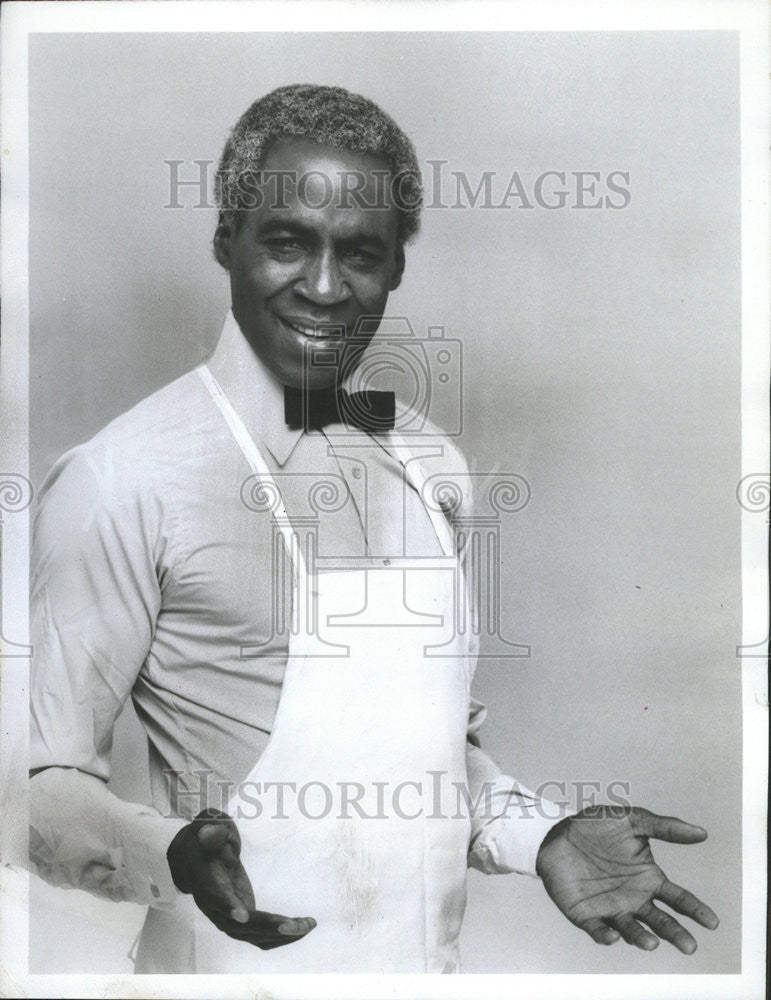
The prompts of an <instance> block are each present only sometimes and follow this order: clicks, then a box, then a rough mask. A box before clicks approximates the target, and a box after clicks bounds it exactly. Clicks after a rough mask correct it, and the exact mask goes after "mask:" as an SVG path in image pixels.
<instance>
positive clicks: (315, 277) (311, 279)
mask: <svg viewBox="0 0 771 1000" xmlns="http://www.w3.org/2000/svg"><path fill="white" fill-rule="evenodd" d="M295 288H296V291H297V292H299V294H300V295H302V296H303V297H304V298H306V299H308V300H309V301H310V302H313V303H314V304H315V305H320V306H329V305H336V304H337V303H338V302H345V300H346V299H349V298H350V297H351V290H350V288H349V287H348V285H347V283H346V281H345V279H344V277H343V275H342V273H341V270H340V265H339V262H338V260H337V258H336V257H335V255H334V254H333V253H328V252H325V253H319V254H314V255H313V256H312V257H310V258H309V259H308V261H307V263H306V266H305V268H304V270H303V274H302V277H301V278H300V281H299V282H298V284H297V285H296V286H295Z"/></svg>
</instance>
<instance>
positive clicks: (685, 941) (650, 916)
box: [637, 903, 698, 955]
mask: <svg viewBox="0 0 771 1000" xmlns="http://www.w3.org/2000/svg"><path fill="white" fill-rule="evenodd" d="M637 916H638V917H639V918H640V919H641V920H644V921H645V923H646V924H647V925H648V926H649V927H650V929H651V930H652V931H653V932H654V933H655V934H658V936H659V937H660V938H662V940H664V941H669V943H670V944H673V945H674V946H675V948H677V949H678V951H681V952H682V953H683V954H684V955H692V954H693V953H694V952H695V951H696V948H697V947H698V945H697V944H696V938H694V937H693V935H692V934H689V933H688V931H687V930H686V929H685V927H683V926H682V924H679V923H678V922H677V921H676V920H675V918H674V917H673V916H671V914H669V913H665V912H664V911H663V910H660V909H659V908H658V906H654V905H653V903H646V904H645V906H643V907H641V908H640V910H639V911H638V913H637Z"/></svg>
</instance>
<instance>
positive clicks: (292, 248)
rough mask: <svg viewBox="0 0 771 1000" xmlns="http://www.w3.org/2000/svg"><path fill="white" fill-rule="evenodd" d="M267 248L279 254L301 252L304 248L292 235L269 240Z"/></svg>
mask: <svg viewBox="0 0 771 1000" xmlns="http://www.w3.org/2000/svg"><path fill="white" fill-rule="evenodd" d="M268 248H269V249H270V250H273V251H274V252H275V253H279V254H295V253H302V251H303V250H304V249H305V247H304V246H303V244H302V243H300V241H299V240H296V239H293V238H292V237H286V238H281V239H273V240H269V241H268Z"/></svg>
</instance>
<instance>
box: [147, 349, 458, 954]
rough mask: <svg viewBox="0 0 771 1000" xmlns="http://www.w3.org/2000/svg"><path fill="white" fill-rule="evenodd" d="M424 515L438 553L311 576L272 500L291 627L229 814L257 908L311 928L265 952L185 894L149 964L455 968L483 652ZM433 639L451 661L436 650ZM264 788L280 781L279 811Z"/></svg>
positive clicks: (402, 454) (154, 917) (448, 535)
mask: <svg viewBox="0 0 771 1000" xmlns="http://www.w3.org/2000/svg"><path fill="white" fill-rule="evenodd" d="M199 374H200V375H201V378H202V379H203V381H204V383H205V384H206V386H207V388H208V389H209V391H210V392H211V394H212V397H213V399H214V401H215V402H216V403H217V405H218V406H219V408H220V410H221V411H222V413H223V416H224V417H225V419H226V420H227V422H228V425H229V426H230V429H231V431H232V432H233V434H234V436H235V438H236V440H237V442H238V444H239V445H240V447H241V449H242V450H243V452H244V454H245V456H246V458H247V460H248V462H249V464H250V466H251V468H252V471H253V472H254V474H255V475H257V476H259V477H260V479H261V480H262V481H263V483H264V484H265V485H266V486H267V487H268V488H270V489H272V490H275V494H274V495H276V496H279V497H280V494H279V493H278V490H277V487H276V484H275V480H273V479H272V477H271V474H270V471H269V470H268V468H267V465H266V464H265V461H264V459H263V457H262V455H261V454H260V452H259V450H258V449H257V447H256V446H255V444H254V442H253V441H252V439H251V438H250V436H249V434H248V432H247V431H246V429H245V427H244V426H243V424H242V422H241V420H240V418H239V417H238V415H237V414H236V413H235V411H234V410H233V408H232V406H231V405H230V403H229V401H228V400H227V398H226V397H225V395H224V393H223V392H222V390H221V388H220V387H219V385H218V384H217V383H216V381H215V380H214V378H213V376H212V375H211V373H210V372H209V370H208V368H206V367H205V366H204V367H203V368H201V369H199ZM397 457H398V458H399V460H400V461H401V462H402V464H403V465H404V466H405V470H406V472H407V475H408V476H409V477H410V480H411V482H412V484H413V486H415V488H416V489H417V490H418V492H419V493H420V488H421V486H422V483H423V479H422V472H421V470H420V468H419V466H417V464H416V462H415V461H414V460H409V459H410V456H409V453H408V452H407V451H406V449H405V448H404V445H403V444H402V443H401V442H399V443H398V446H397ZM427 510H429V513H430V515H431V519H432V523H433V525H434V528H435V530H436V532H437V536H438V538H439V541H440V543H441V545H442V551H443V553H444V555H443V557H438V558H430V559H426V558H420V559H413V560H409V559H402V558H399V559H391V560H388V559H366V560H365V559H362V560H356V565H355V567H353V568H347V569H340V568H331V569H327V570H325V569H321V568H318V569H317V571H315V572H314V573H313V575H312V576H309V574H308V572H307V569H306V566H305V563H304V560H303V557H302V553H301V551H300V547H299V545H298V536H297V535H295V534H294V533H293V531H292V527H291V524H290V522H289V519H288V517H287V514H286V511H285V509H284V507H283V502H279V504H278V506H277V507H276V506H274V517H275V520H276V523H277V525H278V527H279V529H280V530H281V532H282V534H283V537H284V541H285V543H286V545H287V548H288V551H289V552H290V555H291V559H292V564H293V571H294V587H293V621H294V623H295V625H296V626H297V627H296V628H293V629H292V633H291V635H290V642H289V657H288V660H287V665H286V672H285V676H284V681H283V686H282V691H281V698H280V702H279V707H278V711H277V714H276V719H275V723H274V727H273V732H272V735H271V737H270V740H269V742H268V746H267V748H266V749H265V751H264V753H263V754H262V756H261V757H260V759H259V761H258V762H257V763H256V764H255V766H254V768H253V769H252V771H251V773H250V774H249V776H248V778H247V779H246V783H245V784H244V785H242V788H244V789H246V790H247V792H248V793H249V795H251V797H252V798H251V799H248V798H245V797H244V796H243V795H241V796H239V795H238V794H236V795H234V797H233V799H232V800H231V803H230V806H229V809H228V812H229V813H230V815H232V816H233V817H234V819H235V820H236V824H237V826H238V829H239V832H240V834H241V839H242V853H241V857H242V861H243V863H244V867H245V868H246V871H247V873H248V875H249V877H250V880H251V883H252V887H253V889H254V894H255V898H256V905H257V908H258V909H260V910H266V911H270V912H274V913H280V914H283V915H285V916H291V917H301V916H312V917H315V919H316V921H317V926H316V927H315V928H314V929H313V930H312V931H311V932H310V933H309V934H308V935H306V936H305V937H304V938H302V939H301V940H299V941H295V942H292V943H290V944H287V945H285V946H283V947H280V948H275V949H273V950H270V951H261V950H260V949H258V948H256V947H255V946H254V945H251V944H247V943H244V942H240V941H235V940H233V939H232V938H229V937H228V936H227V935H225V934H223V933H222V932H221V931H218V930H217V929H216V928H215V927H214V926H213V925H212V924H211V923H210V922H209V921H208V920H207V919H206V917H204V915H203V914H202V913H201V912H200V911H199V910H198V909H197V907H196V906H195V904H194V902H193V900H192V897H190V896H185V897H182V898H180V900H179V901H178V904H177V907H176V908H175V910H173V911H163V910H157V909H151V910H150V911H149V913H148V918H147V921H146V923H145V927H144V930H143V933H142V936H141V940H140V943H139V948H138V953H137V963H136V971H137V972H193V971H194V972H198V973H256V972H264V973H273V972H291V973H316V972H370V973H389V972H455V971H457V968H458V935H459V932H460V925H461V920H462V917H463V910H464V907H465V898H466V864H467V861H466V855H467V851H468V844H469V820H468V809H467V807H466V803H465V800H464V799H463V797H462V796H459V795H458V792H457V786H458V785H461V786H465V782H466V762H465V742H466V726H467V722H468V708H469V690H470V684H471V674H472V670H473V663H472V660H471V658H469V657H468V655H467V653H468V648H467V642H466V639H465V638H464V637H462V636H458V635H457V632H458V630H457V629H456V627H455V623H456V620H457V619H456V615H455V613H454V611H455V609H454V607H453V605H454V602H455V600H456V596H455V595H456V594H457V593H458V592H459V591H460V592H465V588H458V587H456V578H455V574H456V573H459V572H461V568H460V566H459V564H458V561H457V559H456V556H455V552H454V539H453V536H452V532H451V531H450V528H449V525H448V524H447V521H446V520H445V518H444V517H443V515H442V514H441V513H439V512H436V511H431V510H430V508H429V507H427ZM448 644H449V645H448ZM429 645H430V646H439V645H441V646H443V647H444V648H443V650H442V653H443V655H442V657H441V658H436V657H434V658H427V657H425V655H424V650H425V647H427V646H429ZM432 772H433V773H432ZM266 782H267V783H270V782H282V783H285V784H284V785H283V802H282V803H281V808H280V809H279V808H277V807H278V799H277V792H276V790H275V786H274V788H273V789H272V791H271V794H270V795H268V794H266ZM287 783H288V784H287ZM453 783H457V784H453ZM255 797H256V798H259V799H260V801H261V803H262V806H263V811H262V815H259V816H256V817H255V808H254V806H253V805H251V802H252V801H253V799H254V798H255Z"/></svg>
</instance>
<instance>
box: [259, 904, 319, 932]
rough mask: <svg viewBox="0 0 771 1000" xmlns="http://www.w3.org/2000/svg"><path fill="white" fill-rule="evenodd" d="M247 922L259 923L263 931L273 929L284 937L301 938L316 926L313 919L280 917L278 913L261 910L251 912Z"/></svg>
mask: <svg viewBox="0 0 771 1000" xmlns="http://www.w3.org/2000/svg"><path fill="white" fill-rule="evenodd" d="M249 922H250V924H251V923H255V924H257V923H260V924H261V925H262V926H263V927H264V928H265V929H275V930H277V931H278V933H279V934H283V935H284V936H285V937H301V936H302V935H305V934H307V933H308V932H309V931H312V930H313V928H314V927H315V926H316V921H315V920H314V919H313V917H282V916H281V915H280V914H278V913H265V912H264V911H262V910H252V911H251V913H250V914H249Z"/></svg>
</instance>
